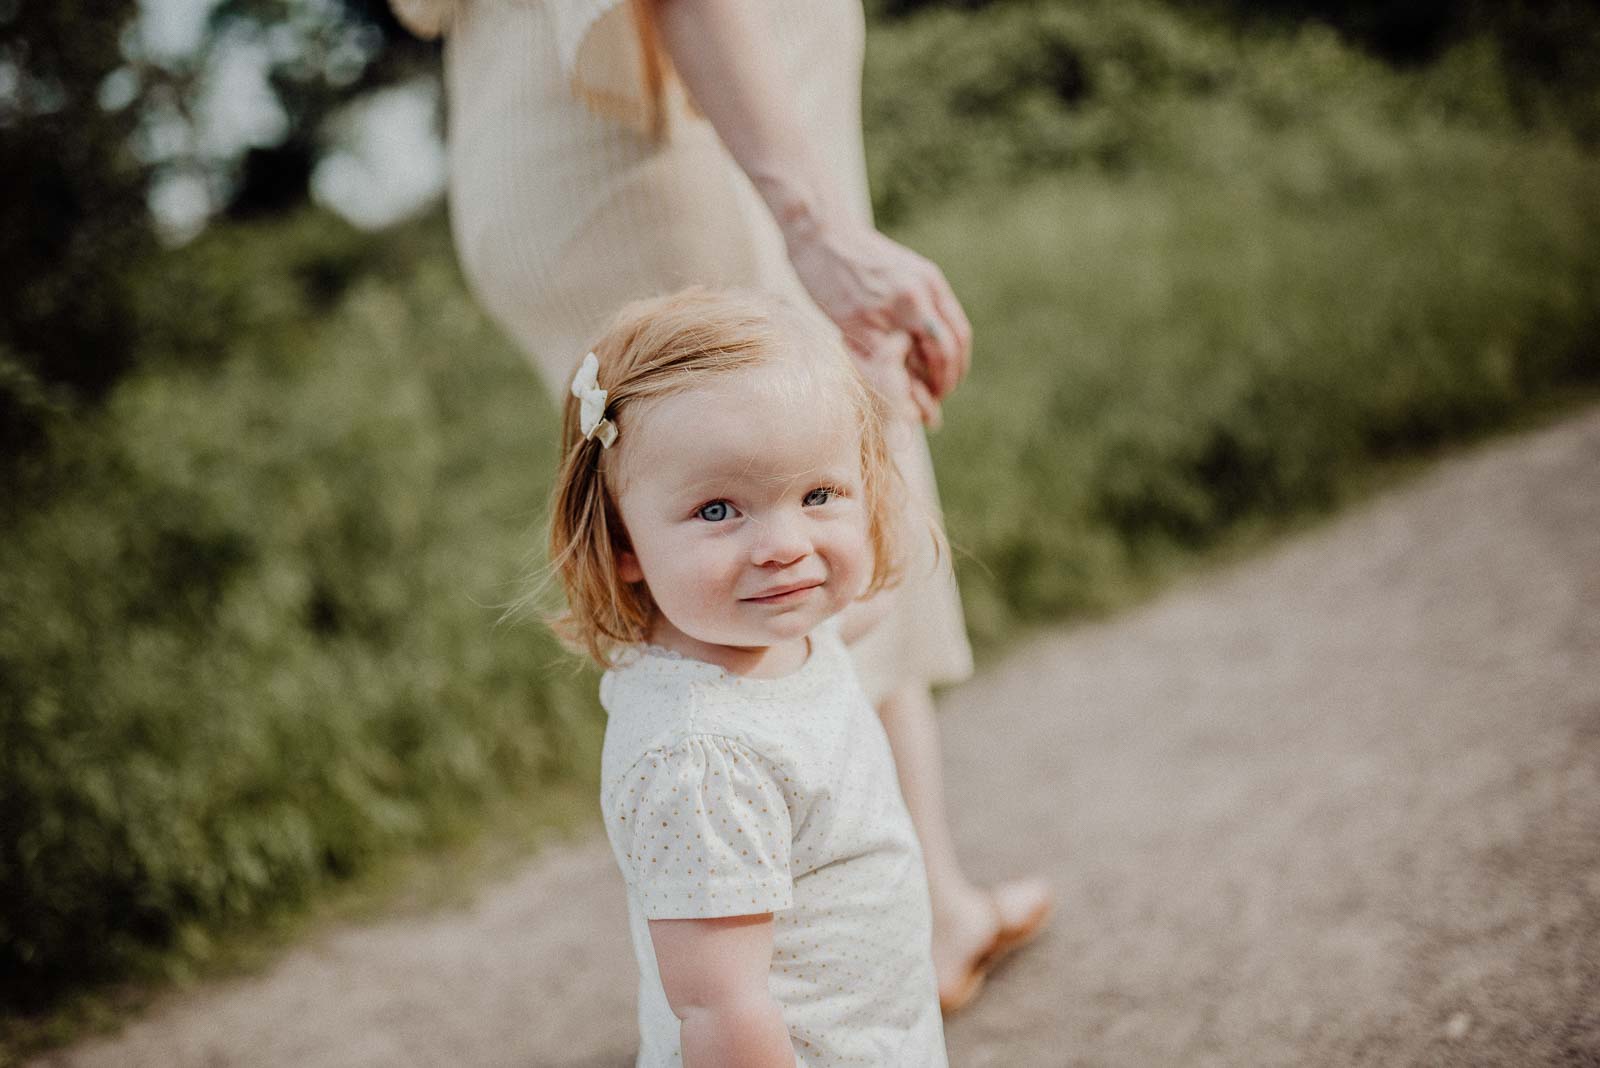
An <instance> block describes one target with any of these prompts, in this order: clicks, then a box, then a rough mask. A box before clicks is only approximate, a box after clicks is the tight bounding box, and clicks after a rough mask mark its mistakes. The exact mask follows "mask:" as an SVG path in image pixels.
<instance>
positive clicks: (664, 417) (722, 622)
mask: <svg viewBox="0 0 1600 1068" xmlns="http://www.w3.org/2000/svg"><path fill="white" fill-rule="evenodd" d="M820 377H822V376H820V375H818V374H814V373H807V372H805V371H803V370H797V369H796V368H794V367H793V366H786V365H784V364H782V363H779V362H774V363H772V364H765V365H762V366H759V367H754V368H749V369H745V370H740V371H735V372H731V373H729V374H726V375H721V376H718V377H716V378H714V379H713V380H712V381H711V382H710V383H708V384H707V385H706V386H705V387H704V388H698V389H690V390H687V391H685V392H682V393H677V394H673V395H671V396H667V397H663V398H661V399H660V400H657V401H653V402H650V404H649V405H648V407H645V408H642V409H640V411H639V414H638V415H637V416H635V417H634V418H633V419H630V420H629V421H628V423H627V425H626V426H625V427H624V428H623V430H622V438H621V441H620V442H619V444H621V445H622V447H623V451H622V453H621V455H619V456H617V457H615V460H616V461H617V462H619V463H620V464H621V467H622V470H621V479H620V481H621V485H622V489H621V491H620V493H619V494H618V497H617V509H618V511H619V512H620V513H621V516H622V521H623V525H624V526H625V527H626V529H627V532H628V538H629V541H630V543H631V551H629V552H625V553H623V554H622V555H621V557H620V558H619V560H618V566H619V571H620V572H621V575H622V578H623V579H624V580H625V581H628V582H643V583H645V585H646V586H647V587H648V588H649V591H650V596H651V598H652V599H653V600H654V601H655V604H656V607H657V609H658V618H657V620H656V621H655V624H654V627H653V630H652V633H651V641H653V642H655V643H656V644H658V645H663V646H666V647H667V648H669V649H674V650H676V651H678V652H681V653H684V654H685V655H688V656H693V657H695V658H697V659H701V660H708V661H711V662H713V663H724V664H726V663H727V662H728V660H729V655H730V654H735V653H750V652H755V651H758V650H762V649H767V648H770V647H773V646H778V645H785V644H792V643H798V642H800V641H801V639H803V638H804V636H805V635H806V634H807V633H809V632H810V631H811V630H812V628H814V627H815V626H816V625H817V624H818V623H821V622H822V621H823V620H825V619H827V618H828V617H829V616H832V615H834V614H835V613H836V612H839V611H840V610H841V609H843V608H844V607H845V606H846V605H848V604H849V603H850V602H851V601H853V600H855V599H856V598H857V597H858V596H859V595H860V594H861V591H862V590H863V589H864V588H865V586H866V584H867V580H868V578H869V574H868V571H869V569H870V566H871V559H872V550H871V546H870V543H869V539H868V531H867V509H866V506H865V502H864V501H863V499H862V472H861V432H860V429H859V428H858V427H857V426H856V425H855V423H854V420H853V419H852V418H850V417H849V415H848V413H847V412H846V411H843V410H841V409H843V408H844V407H845V406H842V405H839V404H837V403H834V404H832V405H830V404H829V403H828V401H829V400H830V399H831V396H832V395H831V393H830V391H828V390H827V389H825V388H824V387H823V384H822V383H821V382H819V381H818V379H819V378H820Z"/></svg>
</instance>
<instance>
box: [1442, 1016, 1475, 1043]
mask: <svg viewBox="0 0 1600 1068" xmlns="http://www.w3.org/2000/svg"><path fill="white" fill-rule="evenodd" d="M1471 1027H1472V1017H1471V1016H1469V1015H1467V1014H1466V1013H1464V1012H1458V1013H1456V1014H1455V1015H1454V1016H1452V1017H1450V1019H1449V1020H1447V1021H1446V1022H1445V1025H1444V1037H1446V1038H1449V1039H1453V1040H1458V1041H1459V1040H1460V1039H1463V1038H1466V1037H1467V1031H1468V1030H1470V1029H1471Z"/></svg>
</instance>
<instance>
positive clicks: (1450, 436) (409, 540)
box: [0, 0, 1600, 1014]
mask: <svg viewBox="0 0 1600 1068" xmlns="http://www.w3.org/2000/svg"><path fill="white" fill-rule="evenodd" d="M153 5H154V0H149V2H146V3H144V4H143V5H142V6H141V5H140V4H136V3H133V2H131V0H120V2H112V3H104V4H98V5H78V4H73V3H59V2H58V3H54V4H45V3H40V2H38V0H0V157H3V158H4V160H5V166H4V167H3V168H0V175H3V176H4V177H3V181H4V182H5V183H6V188H5V190H4V192H5V194H6V195H4V196H0V235H3V240H4V247H5V250H6V263H5V266H4V268H3V269H4V271H5V272H6V275H7V286H6V296H7V300H6V309H5V313H4V316H3V318H0V500H3V501H4V506H3V509H0V812H3V813H4V822H3V826H0V900H3V901H4V902H5V908H4V910H3V912H0V998H3V1001H4V1005H5V1006H6V1011H7V1012H8V1013H13V1014H14V1013H34V1012H38V1011H41V1010H46V1009H48V1008H49V1007H50V1006H52V1005H57V1004H60V1002H61V999H62V998H63V997H67V996H70V995H73V994H74V993H76V992H81V991H82V990H84V989H88V988H93V987H94V986H96V985H97V984H102V983H104V982H105V981H107V980H111V979H117V978H122V977H128V976H144V975H150V974H162V973H171V972H172V971H174V970H175V969H181V968H182V967H183V966H184V965H185V964H186V963H189V962H192V961H194V960H196V959H199V958H203V957H204V956H205V955H206V954H207V953H208V952H210V951H211V950H210V947H211V945H212V936H213V935H214V934H215V933H216V932H218V931H225V930H230V929H240V928H244V929H248V928H250V927H251V926H252V925H255V924H260V923H261V922H263V921H264V920H265V919H266V918H268V917H271V916H274V915H278V914H281V913H283V912H284V911H285V910H291V911H292V910H293V909H295V908H297V907H300V906H302V905H303V904H304V903H305V902H306V901H308V900H314V899H315V898H316V897H317V895H318V894H319V893H323V892H325V891H326V890H327V888H328V887H329V886H331V885H333V884H335V883H337V882H338V881H339V880H342V879H344V878H346V877H348V876H349V875H351V874H352V873H356V872H360V871H363V870H368V869H370V867H371V865H372V864H373V863H374V862H375V860H377V859H378V858H382V857H385V856H392V855H395V854H396V853H399V852H403V851H406V850H412V849H417V848H422V847H427V846H430V845H434V844H437V843H440V842H446V841H452V840H456V839H459V838H460V837H461V836H463V835H468V834H471V833H472V830H473V828H475V827H478V826H481V823H482V820H483V813H484V812H485V811H487V810H488V809H489V808H490V807H492V806H495V805H504V804H506V803H510V804H512V805H513V806H520V807H521V808H522V810H524V811H527V812H529V813H530V814H531V813H534V812H537V811H538V810H539V808H540V806H541V805H543V804H545V803H546V802H545V799H546V798H548V797H549V796H551V795H552V792H553V791H556V790H559V789H562V788H564V787H566V786H570V784H573V783H578V784H580V785H581V784H582V783H585V782H587V781H589V780H592V778H593V776H594V775H595V770H596V769H595V765H596V752H597V748H596V747H597V741H598V736H599V729H600V719H599V716H598V713H597V711H596V707H595V704H594V701H593V698H592V696H591V693H592V688H593V686H592V682H593V680H592V678H591V677H590V676H588V675H585V674H583V673H581V672H580V671H578V670H576V669H575V668H574V667H573V665H572V661H571V660H569V659H567V658H565V657H564V656H563V655H562V654H561V653H560V652H559V651H558V650H557V648H556V647H555V645H554V644H553V643H552V641H551V640H550V639H549V638H548V636H547V635H546V634H544V633H542V632H541V631H540V630H539V629H537V628H535V627H509V626H496V620H497V618H498V615H499V612H498V608H499V606H500V605H502V604H504V603H505V602H507V601H509V600H510V599H511V598H513V597H514V596H515V595H516V594H517V593H518V592H519V587H518V583H519V580H520V579H521V577H522V576H523V575H524V574H525V573H526V571H527V569H528V568H529V567H530V566H532V565H533V564H536V562H537V558H536V557H532V556H530V555H529V554H530V552H531V551H532V550H533V548H534V547H535V546H536V544H537V542H538V527H539V522H540V512H541V509H542V504H543V496H544V494H545V491H546V489H547V487H548V482H549V477H550V472H551V467H552V449H553V439H554V420H553V416H552V406H551V403H550V401H549V400H548V399H547V398H546V397H545V396H543V395H542V394H541V392H540V389H539V386H538V384H537V383H536V381H535V379H534V377H533V375H532V374H531V373H530V372H529V370H528V369H527V368H526V366H525V365H524V363H523V361H522V359H521V357H520V356H519V355H518V354H517V353H516V352H515V351H514V350H513V349H512V347H511V346H510V345H509V344H508V342H507V341H506V340H505V339H503V338H502V337H500V336H499V335H498V334H497V333H496V331H495V330H494V329H493V327H492V326H491V325H490V324H489V323H487V322H486V321H485V319H484V317H483V316H482V314H481V313H480V312H479V311H478V310H477V309H476V308H475V306H474V305H473V303H472V302H471V300H470V298H469V296H468V295H467V293H466V292H465V290H464V288H463V285H462V281H461V278H460V276H459V274H458V272H457V270H456V267H455V265H454V262H453V259H452V255H451V250H450V245H449V237H448V232H447V228H446V225H445V221H444V218H443V215H442V209H441V208H440V207H439V206H438V204H437V201H436V199H432V200H430V199H428V198H427V197H426V196H423V197H421V198H417V197H415V196H414V197H413V200H416V201H417V202H419V203H421V204H422V205H423V206H422V208H421V209H420V210H419V211H416V212H413V213H411V214H408V215H405V217H403V218H400V219H398V220H396V221H392V222H390V223H389V225H387V226H384V227H382V228H380V229H370V228H362V227H358V226H356V225H354V224H352V223H351V222H350V221H348V219H347V218H345V217H343V215H341V214H340V212H339V211H337V210H333V209H335V208H338V209H341V210H342V211H343V213H344V215H354V216H355V217H357V218H360V219H362V220H363V222H365V223H366V224H368V226H370V225H371V224H372V223H374V222H376V221H384V220H383V219H379V218H375V217H374V216H372V215H371V214H368V215H366V216H363V215H362V213H361V210H360V209H361V205H362V203H363V199H364V198H363V196H362V193H361V185H360V174H359V173H358V172H354V173H355V177H354V178H352V177H351V175H352V173H353V172H352V170H351V167H350V166H349V163H350V160H349V156H348V150H347V148H345V147H342V146H343V144H344V142H342V141H341V137H345V138H348V136H349V129H350V125H351V123H352V122H353V121H354V120H353V119H352V118H351V116H352V114H353V113H352V110H351V109H352V108H353V107H354V106H356V105H357V104H359V103H361V102H363V101H367V102H370V101H378V100H383V99H393V98H392V97H385V96H384V94H392V93H393V92H394V91H395V90H396V88H397V87H404V88H405V89H406V91H408V92H412V93H413V94H414V95H416V94H420V95H416V98H417V99H421V100H423V101H424V102H429V101H431V102H432V103H428V104H427V108H428V109H429V113H430V114H431V113H432V109H434V108H436V105H437V91H436V89H434V88H433V86H434V85H435V81H436V76H437V62H438V57H437V54H436V51H435V49H434V48H433V47H432V46H427V45H424V44H422V43H420V42H417V41H414V40H412V39H410V38H407V37H406V36H405V35H404V34H403V33H402V32H401V31H400V30H399V28H398V27H397V26H396V25H395V24H394V22H393V21H392V19H391V17H390V16H389V15H388V13H387V11H386V9H385V8H384V7H383V6H382V3H381V2H380V0H222V2H221V3H210V2H205V0H201V2H200V3H199V10H200V14H201V18H200V19H199V21H197V22H196V23H195V25H196V27H197V30H196V32H195V34H194V35H193V37H192V39H191V40H187V41H186V42H184V43H182V44H181V46H171V45H166V46H163V45H161V43H160V42H159V41H157V40H154V39H153V38H152V36H151V35H150V34H148V33H142V32H141V31H140V30H139V26H140V25H141V21H140V20H148V19H149V18H150V17H151V10H152V8H153ZM869 10H870V19H871V27H870V33H869V45H868V47H869V56H868V70H867V81H866V138H867V145H868V151H869V157H870V167H871V173H872V185H873V191H874V197H875V201H876V207H877V211H878V213H879V217H880V220H881V221H882V222H883V223H884V224H885V225H886V226H887V227H888V228H889V229H890V230H891V232H893V233H894V234H896V236H898V237H900V238H902V239H904V240H906V241H907V242H909V243H910V244H911V245H913V246H914V247H916V248H918V249H920V250H922V251H924V252H926V253H928V254H930V255H931V256H932V257H933V258H934V259H935V260H937V261H938V262H939V263H940V264H941V265H943V266H944V268H945V269H946V271H947V273H948V274H949V276H950V278H951V280H952V282H953V283H954V285H955V287H956V289H957V292H958V293H959V294H960V295H961V296H962V298H963V300H964V301H965V302H966V303H967V306H968V310H969V312H970V314H971V316H972V318H973V320H974V322H975V324H976V327H977V338H978V341H977V352H976V370H975V372H974V374H973V376H972V378H971V380H970V383H969V385H968V386H967V387H965V388H964V390H963V391H962V393H961V394H960V395H959V396H958V397H957V398H956V399H955V400H954V401H953V402H952V403H951V404H950V406H949V408H948V411H947V420H948V422H947V426H946V428H945V429H944V431H943V432H942V433H940V434H939V435H938V436H937V437H936V438H935V439H934V442H933V445H934V451H935V455H936V460H937V463H938V466H939V470H940V473H941V480H942V487H943V492H944V498H945V505H946V509H947V513H948V523H949V528H950V534H951V538H952V541H953V542H954V544H955V546H956V548H957V554H958V568H959V571H960V578H961V584H962V591H963V595H964V597H965V599H966V603H967V607H968V611H969V616H970V624H971V627H972V630H973V634H974V637H975V639H976V641H977V643H978V645H979V647H980V650H981V651H992V650H994V649H996V648H998V647H999V646H1000V644H1001V643H1003V642H1004V641H1005V640H1006V639H1007V637H1008V636H1009V635H1012V634H1014V633H1015V632H1016V631H1017V629H1018V628H1020V627H1023V626H1026V625H1029V624H1031V623H1034V622H1037V621H1044V620H1056V619H1064V618H1072V617H1074V616H1081V615H1083V614H1088V613H1095V612H1100V611H1104V610H1106V609H1108V608H1111V607H1114V606H1116V605H1118V604H1120V603H1125V602H1126V601H1127V599H1128V598H1129V597H1131V596H1136V595H1137V594H1138V593H1139V592H1140V591H1142V590H1145V589H1147V588H1149V586H1150V585H1151V584H1152V583H1153V582H1155V581H1158V580H1159V579H1160V577H1161V576H1163V575H1165V574H1168V573H1170V571H1171V569H1172V567H1173V565H1174V564H1182V563H1183V562H1184V561H1187V560H1193V559H1196V558H1204V554H1205V553H1206V552H1207V551H1208V550H1209V551H1215V550H1216V548H1217V547H1218V546H1223V545H1227V544H1229V543H1230V541H1231V540H1236V539H1237V538H1238V537H1239V536H1240V535H1241V532H1250V531H1257V530H1262V529H1267V530H1270V529H1272V528H1273V527H1275V526H1276V527H1281V526H1282V525H1283V524H1285V523H1287V522H1289V521H1292V520H1295V519H1297V518H1298V517H1304V516H1306V515H1314V514H1317V513H1319V512H1322V511H1325V510H1327V509H1328V508H1330V507H1332V506H1333V505H1335V504H1337V503H1338V502H1339V501H1340V500H1341V498H1342V497H1344V496H1345V495H1347V494H1349V493H1350V492H1351V491H1352V490H1353V489H1354V488H1357V487H1359V485H1360V484H1361V482H1362V480H1363V478H1364V477H1366V476H1367V475H1368V474H1369V473H1370V472H1371V471H1373V470H1374V469H1375V468H1376V466H1377V465H1380V464H1383V463H1385V462H1387V461H1390V460H1393V459H1396V458H1404V457H1407V456H1414V455H1418V454H1422V453H1425V452H1427V451H1429V450H1433V449H1435V448H1437V447H1438V446H1440V445H1442V444H1446V443H1449V442H1453V441H1459V440H1463V439H1465V438H1468V437H1470V436H1472V435H1474V434H1479V433H1482V432H1484V431H1487V430H1490V429H1493V428H1497V427H1501V426H1506V425H1509V424H1511V423H1513V422H1515V421H1516V420H1518V419H1519V418H1523V417H1526V416H1527V415H1528V414H1529V413H1530V412H1533V411H1537V410H1543V409H1545V408H1548V407H1549V406H1550V405H1552V404H1560V403H1565V402H1569V401H1570V400H1571V399H1573V398H1577V397H1582V396H1589V395H1592V392H1591V391H1592V389H1593V386H1594V383H1595V381H1596V379H1597V378H1600V359H1597V353H1596V346H1597V342H1600V156H1597V142H1600V3H1594V2H1576V0H1512V2H1503V3H1494V2H1490V0H1478V2H1464V3H1446V2H1444V0H1434V2H1425V3H1414V4H1404V5H1397V4H1385V3H1379V2H1366V0H1349V2H1338V0H1281V2H1280V0H1273V2H1257V3H1251V4H1245V3H1243V2H1237V0H1187V2H1176V0H1174V2H1170V3H1162V2H1158V0H1057V2H1053V3H1050V2H1029V0H992V2H989V3H974V2H968V3H928V2H916V0H878V2H877V3H875V4H872V5H870V9H869ZM240 55H244V56H246V57H247V58H248V59H249V61H250V63H253V64H254V66H253V68H252V69H253V70H254V71H255V72H256V75H257V78H256V81H255V83H252V84H254V85H255V89H254V90H253V91H254V92H255V94H256V96H257V97H259V98H260V99H257V100H256V101H255V103H254V104H253V105H251V107H253V108H254V110H251V107H244V108H243V109H242V111H240V114H242V115H243V118H242V119H238V120H236V122H235V126H234V135H233V136H231V137H230V136H226V135H225V134H226V130H224V132H223V133H218V132H217V127H216V123H215V121H214V112H215V109H216V107H217V106H218V101H219V99H220V100H222V102H223V103H227V101H228V99H230V97H236V96H238V95H240V93H243V90H238V91H232V90H229V89H228V88H227V87H228V86H229V85H230V84H231V83H229V82H228V81H227V73H226V72H227V71H228V70H230V69H233V68H231V67H230V66H229V64H230V63H232V64H234V65H235V66H237V64H238V63H239V62H240V60H239V58H238V57H239V56H240ZM219 85H220V86H222V87H223V88H222V89H221V90H219V89H218V86H219ZM430 94H431V95H430ZM245 95H248V94H245ZM234 103H238V101H237V100H235V101H234ZM247 103H248V102H247ZM261 116H265V119H262V118H261ZM240 129H243V130H244V133H243V134H240V133H239V132H238V131H239V130H240ZM341 131H343V132H342V133H341ZM336 164H337V165H338V166H336ZM341 168H342V169H341ZM424 169H426V168H424ZM341 183H342V186H343V187H344V188H345V189H346V192H345V193H344V194H343V195H342V200H341V195H340V194H339V192H338V191H339V189H340V188H341ZM352 183H353V188H354V194H351V193H350V192H349V189H350V188H351V187H352ZM330 205H332V207H331V208H330ZM341 205H342V207H341ZM530 818H531V817H530Z"/></svg>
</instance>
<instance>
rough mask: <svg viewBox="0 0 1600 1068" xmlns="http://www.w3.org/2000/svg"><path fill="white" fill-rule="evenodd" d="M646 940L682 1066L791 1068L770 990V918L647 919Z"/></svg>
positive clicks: (786, 1035) (785, 1033)
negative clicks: (675, 1024) (674, 1025)
mask: <svg viewBox="0 0 1600 1068" xmlns="http://www.w3.org/2000/svg"><path fill="white" fill-rule="evenodd" d="M650 942H651V944H652V945H653V946H654V947H655V952H656V968H657V970H658V971H659V972H660V973H661V988H662V990H663V991H665V992H666V995H667V1004H669V1005H671V1006H672V1012H673V1014H674V1015H676V1016H677V1017H678V1020H679V1021H680V1023H679V1035H680V1039H679V1041H680V1044H681V1046H682V1048H683V1063H684V1068H722V1066H729V1068H732V1066H739V1068H794V1047H793V1046H792V1045H791V1044H790V1042H789V1029H788V1027H787V1026H785V1024H784V1022H783V1012H782V1010H780V1009H779V1008H778V1003H777V1002H775V1001H773V1000H772V995H771V993H770V992H769V991H768V989H767V974H768V972H769V971H770V970H771V968H772V913H770V912H766V913H761V914H760V915H755V916H727V917H722V918H719V919H709V920H651V921H650Z"/></svg>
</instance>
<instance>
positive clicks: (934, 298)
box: [780, 215, 972, 414]
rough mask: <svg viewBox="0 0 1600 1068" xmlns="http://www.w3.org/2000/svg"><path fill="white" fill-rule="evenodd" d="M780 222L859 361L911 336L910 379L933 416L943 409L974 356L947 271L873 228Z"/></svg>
mask: <svg viewBox="0 0 1600 1068" xmlns="http://www.w3.org/2000/svg"><path fill="white" fill-rule="evenodd" d="M780 221H781V222H783V223H784V224H785V225H784V238H785V241H786V242H787V244H788V248H789V260H790V262H791V263H792V264H793V265H794V269H795V273H796V274H797V275H799V277H800V281H801V282H802V283H803V284H804V285H805V287H806V289H807V291H808V292H810V294H811V297H812V299H813V300H815V301H816V302H817V305H818V306H819V307H821V308H822V310H823V311H825V312H826V313H827V314H828V317H829V318H831V319H832V320H833V321H834V322H835V323H837V324H838V325H839V328H840V329H841V330H842V331H843V332H844V336H845V338H846V340H847V341H848V342H849V343H850V345H851V347H852V348H853V349H854V350H855V354H856V356H857V357H858V358H861V359H866V358H868V357H870V356H871V355H872V353H873V350H874V349H875V348H877V347H879V346H880V345H881V343H882V339H883V337H884V336H885V335H892V334H896V333H903V334H905V335H907V336H908V337H909V338H910V339H911V342H912V350H911V351H910V352H909V353H908V354H907V359H906V366H907V370H908V371H909V373H910V381H911V382H912V383H916V384H919V385H920V386H921V387H922V393H923V395H922V396H920V397H913V401H914V403H916V404H917V407H918V408H919V409H922V410H924V412H925V414H926V412H927V410H928V409H930V407H931V409H932V410H933V411H937V402H939V401H941V400H943V399H944V398H945V397H946V396H948V395H949V393H950V391H951V390H953V389H955V388H956V386H957V385H959V384H960V382H961V379H962V378H963V377H965V376H966V373H967V368H968V366H969V365H970V363H971V358H972V325H971V324H970V323H969V322H968V321H967V316H966V313H965V312H964V311H962V309H961V302H960V301H958V300H957V299H956V296H955V293H953V292H952V291H951V289H950V283H949V282H947V281H946V280H945V277H944V273H943V272H942V271H940V270H939V268H938V267H937V266H936V265H935V264H934V263H933V262H932V261H930V260H928V259H925V258H923V257H922V256H919V255H918V254H917V253H915V252H913V251H911V250H910V249H908V248H906V247H905V246H904V245H901V244H898V243H897V242H895V241H893V240H891V239H889V238H887V237H885V236H883V235H882V234H881V233H879V232H878V231H876V230H874V229H872V228H871V227H870V226H864V225H860V224H843V225H828V224H822V223H818V222H816V221H814V219H813V218H812V217H808V216H806V215H801V216H799V217H798V218H793V219H789V220H780Z"/></svg>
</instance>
